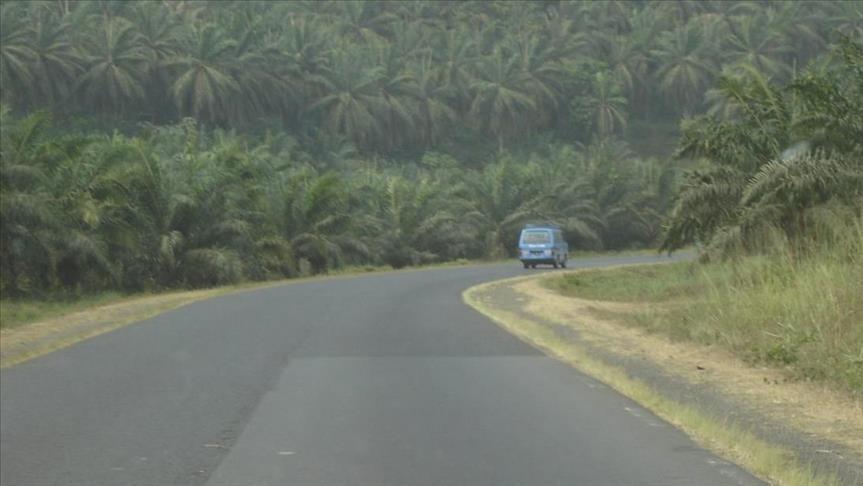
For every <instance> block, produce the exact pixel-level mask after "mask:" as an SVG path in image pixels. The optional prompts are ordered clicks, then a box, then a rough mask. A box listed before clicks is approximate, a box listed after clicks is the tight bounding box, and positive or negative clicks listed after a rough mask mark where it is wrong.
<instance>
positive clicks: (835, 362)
mask: <svg viewBox="0 0 863 486" xmlns="http://www.w3.org/2000/svg"><path fill="white" fill-rule="evenodd" d="M846 233H847V234H845V236H844V238H843V239H842V240H841V241H838V242H834V243H833V244H831V246H830V247H827V248H822V249H816V250H813V251H811V253H810V254H809V255H808V256H806V257H799V256H798V257H792V256H791V253H790V252H788V251H787V249H783V250H778V251H777V252H775V253H774V254H772V255H769V256H750V257H742V258H739V259H737V260H733V261H727V262H719V263H709V264H699V263H690V262H684V263H672V264H667V265H655V266H642V267H630V268H619V269H612V270H591V271H585V272H580V273H578V274H572V275H565V276H559V277H555V278H551V279H548V280H547V284H546V285H548V286H549V287H550V288H553V289H555V290H557V291H559V292H561V293H563V294H564V295H570V296H578V297H583V298H587V299H600V300H613V301H631V302H647V303H655V304H662V305H648V306H641V308H640V309H641V310H638V311H635V312H633V313H629V314H619V315H615V316H614V317H617V318H618V319H620V320H621V321H622V322H624V323H627V324H630V325H634V326H640V327H642V328H645V329H647V330H649V331H652V332H658V333H662V334H665V335H667V336H670V337H671V338H673V339H678V340H691V341H696V342H699V343H703V344H710V345H720V346H724V347H725V348H727V349H729V350H731V351H733V352H735V353H736V354H738V355H740V356H741V357H743V358H744V359H746V360H748V361H750V362H755V363H765V364H769V365H773V366H777V367H781V368H785V369H786V370H788V371H789V372H790V373H791V375H792V376H793V377H795V378H799V379H807V380H818V381H824V382H828V383H832V384H835V385H838V386H839V387H841V388H843V389H846V390H848V391H850V392H851V393H852V394H853V395H855V396H858V397H863V224H859V222H858V224H856V225H851V226H850V227H849V228H848V231H847V232H846Z"/></svg>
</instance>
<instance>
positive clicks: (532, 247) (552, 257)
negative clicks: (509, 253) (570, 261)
mask: <svg viewBox="0 0 863 486" xmlns="http://www.w3.org/2000/svg"><path fill="white" fill-rule="evenodd" d="M518 255H519V259H520V260H521V263H522V264H523V265H524V268H528V267H530V268H536V266H537V264H540V263H545V264H550V265H553V266H554V268H557V267H558V266H561V267H563V268H566V259H567V258H568V257H569V245H568V244H567V243H566V241H565V240H564V239H563V233H562V232H561V231H560V227H559V226H557V225H554V224H526V225H524V228H523V229H522V230H521V236H520V237H519V238H518Z"/></svg>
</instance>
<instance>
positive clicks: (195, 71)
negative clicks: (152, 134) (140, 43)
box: [171, 24, 242, 124]
mask: <svg viewBox="0 0 863 486" xmlns="http://www.w3.org/2000/svg"><path fill="white" fill-rule="evenodd" d="M183 44H184V45H183V51H184V52H185V55H184V56H182V57H180V58H179V59H176V60H175V61H173V62H172V64H173V65H176V66H178V67H179V68H180V73H179V75H178V76H177V78H176V80H175V81H174V83H173V85H172V86H171V97H172V98H173V99H174V104H175V105H176V106H177V109H178V110H179V111H180V113H182V114H184V115H192V116H195V117H196V118H199V119H203V120H206V121H211V122H215V123H219V124H226V123H228V121H229V117H230V115H231V114H232V113H234V112H235V109H234V104H235V103H236V102H237V98H238V97H239V96H240V95H241V92H242V89H241V87H240V84H239V83H238V82H237V80H236V79H235V78H234V76H233V75H232V73H231V68H232V63H234V59H233V54H234V49H235V47H236V45H237V42H236V41H235V40H233V39H229V38H228V37H227V36H226V34H225V32H224V31H223V30H222V29H220V28H219V26H217V25H214V24H205V25H203V26H202V27H197V28H193V29H192V31H191V35H189V36H187V37H186V38H185V39H184V41H183Z"/></svg>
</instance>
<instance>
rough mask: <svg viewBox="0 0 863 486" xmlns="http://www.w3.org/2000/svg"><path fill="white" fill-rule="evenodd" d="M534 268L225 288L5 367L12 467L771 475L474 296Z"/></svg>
mask: <svg viewBox="0 0 863 486" xmlns="http://www.w3.org/2000/svg"><path fill="white" fill-rule="evenodd" d="M654 259H655V258H652V257H629V258H613V259H612V258H608V259H590V260H574V261H571V262H570V263H571V265H572V266H598V265H607V264H616V263H624V262H633V261H647V260H654ZM524 272H525V270H522V269H521V268H520V265H519V264H518V263H517V262H513V263H511V264H507V265H493V266H476V267H461V268H445V269H435V270H422V271H406V272H397V273H386V274H372V275H367V276H362V277H358V278H347V279H329V280H317V281H308V282H304V283H295V284H290V285H285V286H280V287H273V288H267V289H262V290H257V291H254V292H248V293H242V294H236V295H230V296H224V297H219V298H216V299H212V300H208V301H202V302H198V303H195V304H192V305H189V306H187V307H184V308H181V309H178V310H175V311H171V312H168V313H165V314H163V315H161V316H158V317H156V318H153V319H149V320H147V321H144V322H141V323H138V324H135V325H131V326H128V327H125V328H122V329H120V330H117V331H114V332H111V333H108V334H104V335H102V336H98V337H96V338H93V339H91V340H88V341H85V342H82V343H79V344H77V345H75V346H72V347H70V348H66V349H63V350H61V351H58V352H55V353H52V354H49V355H47V356H43V357H41V358H38V359H35V360H32V361H30V362H27V363H24V364H21V365H18V366H16V367H13V368H10V369H7V370H4V371H2V373H0V404H2V410H0V412H2V414H0V419H2V420H0V446H2V447H0V459H2V462H0V482H2V484H3V485H4V486H13V485H21V486H31V485H32V486H37V485H63V486H75V485H82V486H84V485H86V486H99V485H204V484H206V485H209V486H217V485H218V486H222V485H232V486H244V485H253V486H255V485H309V486H317V485H321V486H323V485H326V486H330V485H332V486H340V485H360V486H366V485H368V486H385V485H393V486H409V485H453V486H462V485H494V486H505V485H523V486H540V485H627V484H632V485H663V486H669V485H687V486H691V485H729V484H759V483H758V482H757V481H756V480H755V479H754V478H752V477H751V476H750V475H748V474H747V473H746V472H744V471H742V470H741V469H739V468H737V467H736V466H734V465H732V464H728V463H726V462H724V461H722V460H721V459H719V458H718V457H716V456H714V455H712V454H710V453H708V452H706V451H704V450H702V449H701V448H699V447H698V446H696V445H695V444H694V443H693V442H692V441H691V440H689V439H688V438H687V437H686V436H685V435H684V434H682V433H681V432H680V431H678V430H676V429H674V428H673V427H672V426H670V425H668V424H667V423H665V422H663V421H662V420H660V419H658V418H656V417H655V416H653V415H652V414H650V413H649V412H647V411H645V410H642V409H640V408H639V407H638V405H636V404H635V403H633V402H631V401H630V400H628V399H626V398H624V397H622V396H620V395H618V394H617V393H615V392H613V391H612V390H610V389H608V388H606V387H604V386H603V385H602V384H600V383H598V382H596V381H594V380H592V379H590V378H588V377H586V376H584V375H582V374H580V373H578V372H577V371H575V370H573V369H571V368H569V367H568V366H566V365H564V364H561V363H559V362H556V361H554V360H552V359H550V358H547V357H545V356H543V355H542V354H540V353H539V352H537V351H536V350H535V349H533V348H532V347H530V346H528V345H526V344H524V343H522V342H520V341H518V340H516V339H515V338H513V337H511V336H510V335H509V334H507V333H506V332H504V331H502V330H501V329H499V328H498V327H497V326H496V325H495V324H493V323H492V322H490V321H489V320H488V319H486V318H485V317H483V316H482V315H480V314H478V313H476V312H475V311H473V310H472V309H470V308H469V307H467V306H466V305H464V304H463V303H462V301H461V292H462V291H463V290H464V289H466V288H467V287H469V286H471V285H474V284H477V283H480V282H483V281H489V280H494V279H498V278H503V277H508V276H512V275H519V274H524Z"/></svg>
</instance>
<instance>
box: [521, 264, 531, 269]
mask: <svg viewBox="0 0 863 486" xmlns="http://www.w3.org/2000/svg"><path fill="white" fill-rule="evenodd" d="M522 265H524V269H525V270H527V268H528V267H530V265H528V264H527V263H522Z"/></svg>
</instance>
